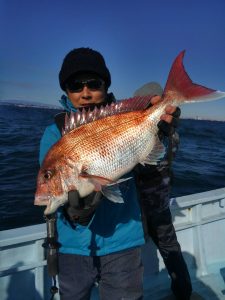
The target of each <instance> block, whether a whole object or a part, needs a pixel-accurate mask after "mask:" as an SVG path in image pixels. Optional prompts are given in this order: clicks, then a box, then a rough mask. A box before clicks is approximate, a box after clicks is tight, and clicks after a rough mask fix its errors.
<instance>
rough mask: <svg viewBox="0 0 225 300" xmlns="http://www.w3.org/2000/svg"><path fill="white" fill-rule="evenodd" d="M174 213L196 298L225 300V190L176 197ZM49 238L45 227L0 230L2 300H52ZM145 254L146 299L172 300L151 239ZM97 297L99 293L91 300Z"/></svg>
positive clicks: (0, 285) (144, 249)
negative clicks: (47, 252)
mask: <svg viewBox="0 0 225 300" xmlns="http://www.w3.org/2000/svg"><path fill="white" fill-rule="evenodd" d="M171 211H172V215H173V218H174V225H175V228H176V232H177V237H178V240H179V242H180V244H181V247H182V251H183V254H184V258H185V261H186V262H187V265H188V268H189V271H190V274H191V278H192V283H193V289H194V292H195V293H194V294H193V297H192V299H206V300H207V299H208V300H217V299H219V300H220V299H225V188H222V189H218V190H213V191H209V192H205V193H199V194H193V195H189V196H184V197H180V198H176V199H172V201H171ZM45 236H46V226H45V224H40V225H35V226H28V227H24V228H17V229H12V230H5V231H1V232H0V299H1V300H15V299H16V300H26V299H27V300H28V299H29V300H48V299H49V300H50V298H51V297H50V293H49V289H50V286H51V280H50V278H49V277H48V274H47V270H46V259H45V254H44V250H43V248H42V244H43V241H44V238H45ZM142 254H143V264H144V268H145V272H144V290H145V293H144V294H145V296H144V299H145V300H150V299H151V300H166V299H168V300H169V299H171V300H172V299H173V297H172V294H171V291H170V279H169V277H168V274H167V272H166V270H165V266H164V263H163V261H162V258H161V257H160V255H159V253H158V250H157V249H156V247H155V245H154V244H153V243H152V241H151V240H150V241H149V242H148V243H147V244H146V245H145V246H144V247H143V251H142ZM54 299H55V300H57V299H59V296H58V295H57V296H56V297H55V298H54ZM97 299H98V296H97V289H95V290H94V291H93V295H92V300H97Z"/></svg>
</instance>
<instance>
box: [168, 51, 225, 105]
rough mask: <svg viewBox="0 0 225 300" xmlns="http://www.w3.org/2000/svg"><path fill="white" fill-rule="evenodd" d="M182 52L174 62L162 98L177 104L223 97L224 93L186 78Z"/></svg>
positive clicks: (183, 52)
mask: <svg viewBox="0 0 225 300" xmlns="http://www.w3.org/2000/svg"><path fill="white" fill-rule="evenodd" d="M184 54H185V50H184V51H182V52H181V53H180V54H179V55H178V56H177V57H176V59H175V60H174V62H173V65H172V67H171V70H170V73H169V76H168V79H167V83H166V86H165V89H164V92H163V96H162V98H163V99H164V101H168V100H174V101H175V102H176V103H177V104H179V103H184V102H198V101H210V100H216V99H219V98H223V97H225V93H224V92H221V91H217V90H213V89H210V88H207V87H205V86H202V85H199V84H196V83H194V82H193V81H192V80H191V79H190V77H189V76H188V74H187V72H186V70H185V68H184V65H183V57H184Z"/></svg>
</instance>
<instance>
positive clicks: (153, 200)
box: [134, 164, 170, 214]
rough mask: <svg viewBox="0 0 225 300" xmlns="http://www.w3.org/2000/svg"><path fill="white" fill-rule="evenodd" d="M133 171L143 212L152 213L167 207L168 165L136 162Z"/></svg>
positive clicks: (168, 194) (168, 193)
mask: <svg viewBox="0 0 225 300" xmlns="http://www.w3.org/2000/svg"><path fill="white" fill-rule="evenodd" d="M134 173H135V178H136V184H137V189H138V192H139V197H140V202H141V205H142V209H143V210H144V212H145V213H147V214H152V213H155V212H160V211H162V210H164V209H167V208H168V206H169V198H170V171H169V166H168V165H157V166H155V165H146V166H142V165H140V164H138V165H137V166H136V167H135V169H134Z"/></svg>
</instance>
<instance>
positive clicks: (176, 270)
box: [147, 208, 192, 300]
mask: <svg viewBox="0 0 225 300" xmlns="http://www.w3.org/2000/svg"><path fill="white" fill-rule="evenodd" d="M147 224H148V232H149V235H150V236H151V238H152V239H153V241H154V243H155V244H156V246H157V247H158V249H159V251H160V254H161V256H162V258H163V260H164V263H165V266H166V268H167V270H168V273H169V275H170V277H171V280H172V283H171V289H172V291H173V293H174V295H175V296H176V299H179V300H188V299H190V296H191V292H192V285H191V279H190V275H189V272H188V269H187V265H186V263H185V261H184V258H183V255H182V253H181V248H180V245H179V243H178V241H177V236H176V232H175V229H174V226H173V223H172V216H171V212H170V210H169V208H168V209H166V210H164V211H162V212H160V213H155V214H153V215H151V216H150V215H148V216H147Z"/></svg>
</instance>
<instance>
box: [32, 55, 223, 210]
mask: <svg viewBox="0 0 225 300" xmlns="http://www.w3.org/2000/svg"><path fill="white" fill-rule="evenodd" d="M183 56H184V51H183V52H181V53H180V54H179V55H178V56H177V58H176V59H175V61H174V63H173V65H172V68H171V71H170V73H169V76H168V80H167V83H166V86H165V89H164V92H163V96H162V101H161V102H160V103H158V104H156V105H154V106H150V105H149V103H150V99H151V95H149V96H145V97H136V98H131V99H127V100H124V101H121V102H119V104H115V103H113V104H112V105H110V106H106V107H104V108H101V109H99V110H97V109H95V110H94V111H92V112H90V111H89V112H86V111H83V112H82V113H80V112H78V113H75V115H74V114H71V117H70V119H67V121H66V126H65V128H66V129H65V132H64V135H63V136H62V138H61V139H60V140H59V141H58V142H57V143H56V144H54V145H53V146H52V147H51V148H50V150H49V151H48V153H47V155H46V157H45V159H44V161H43V163H42V165H41V168H40V170H39V173H38V178H37V190H36V194H35V203H34V204H35V205H46V206H47V208H46V209H45V214H50V213H53V212H54V211H56V209H57V208H58V207H59V206H60V205H63V204H64V203H66V202H67V198H68V192H69V191H70V190H74V189H75V190H78V192H79V194H80V196H81V197H84V196H86V195H88V194H90V193H91V192H92V191H102V193H103V194H104V195H105V196H106V197H107V198H108V199H109V200H112V201H114V202H122V198H121V196H120V192H119V183H120V182H121V181H123V180H125V179H124V178H123V179H121V177H122V176H123V175H125V174H127V173H128V172H129V171H131V170H132V169H133V168H134V166H135V165H137V164H139V163H141V164H146V163H147V164H155V163H157V161H158V160H159V158H160V157H161V155H162V152H163V151H164V146H163V144H162V143H161V142H160V140H159V138H158V134H157V133H158V127H157V124H158V122H159V121H160V116H161V115H162V114H164V112H165V107H166V106H167V105H169V104H171V105H175V106H179V105H180V104H181V103H184V102H195V101H204V100H214V99H219V98H223V97H225V93H223V92H220V91H216V90H213V89H209V88H206V87H204V86H201V85H198V84H195V83H193V82H192V81H191V79H190V78H189V76H188V75H187V73H186V71H185V69H184V66H183ZM78 119H80V120H78ZM71 124H72V125H71ZM78 125H79V126H78ZM76 126H77V127H76ZM71 127H72V128H71ZM74 127H76V128H74ZM68 128H69V129H68ZM128 179H129V178H128ZM128 179H127V180H128Z"/></svg>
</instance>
